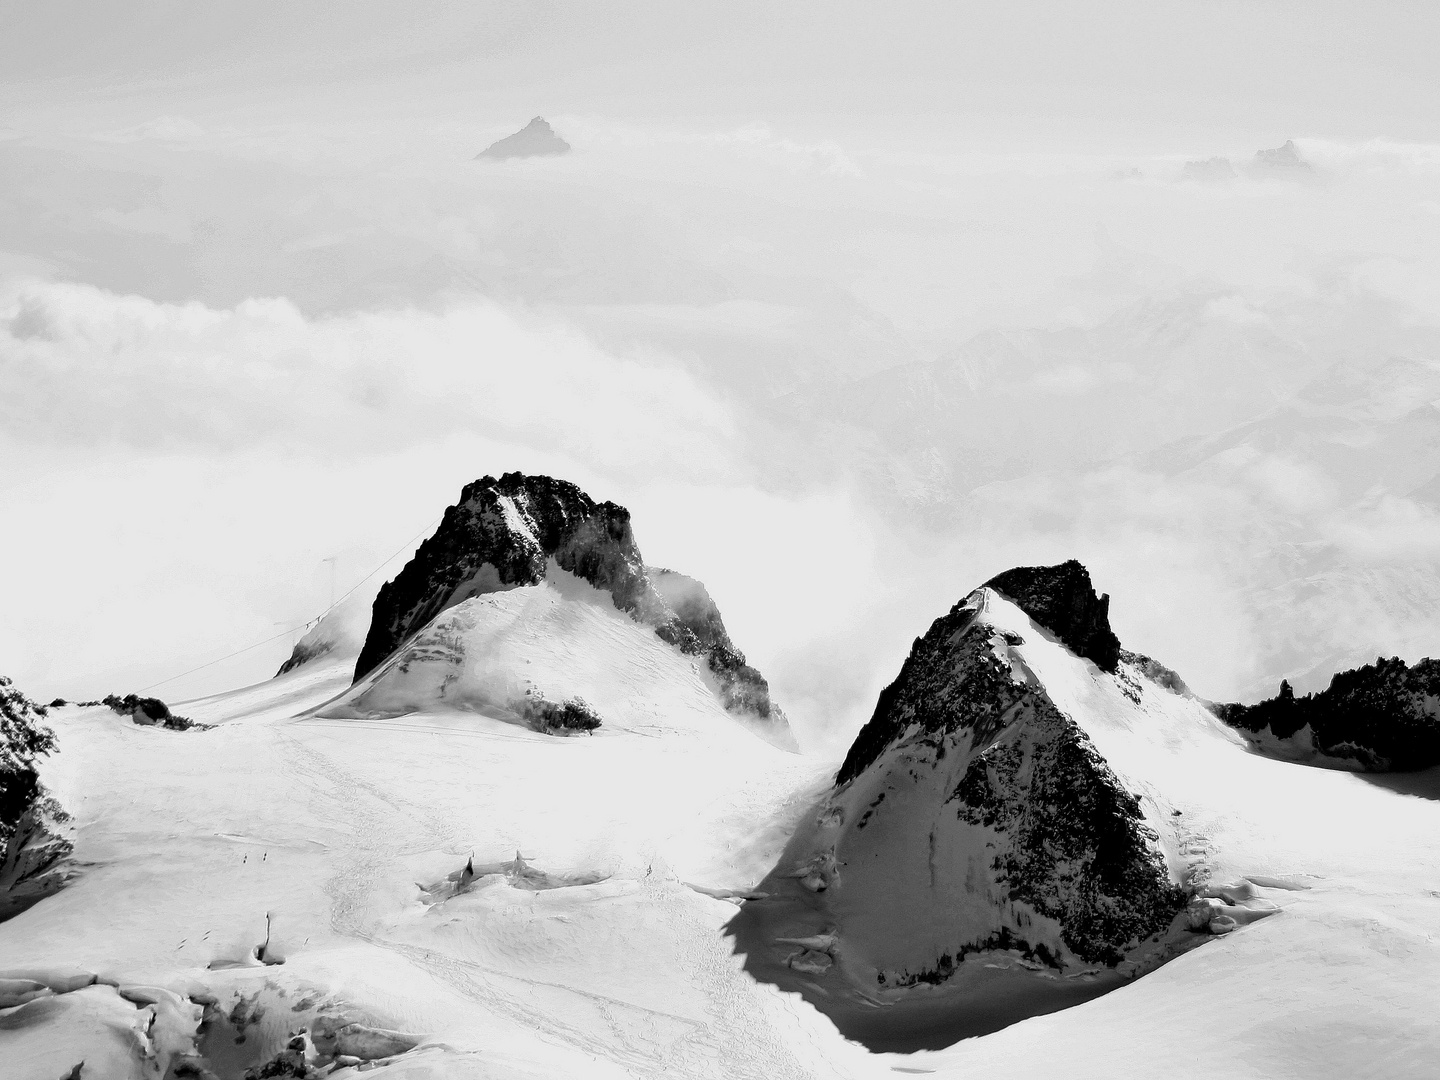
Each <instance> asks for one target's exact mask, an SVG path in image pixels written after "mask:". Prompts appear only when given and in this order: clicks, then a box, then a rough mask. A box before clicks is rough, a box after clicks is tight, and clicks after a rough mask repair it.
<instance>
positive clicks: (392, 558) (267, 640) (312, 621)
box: [140, 513, 445, 694]
mask: <svg viewBox="0 0 1440 1080" xmlns="http://www.w3.org/2000/svg"><path fill="white" fill-rule="evenodd" d="M444 516H445V515H444V514H443V513H442V514H441V515H440V517H437V518H435V519H434V520H433V521H431V522H430V524H428V525H426V526H425V527H424V528H423V529H421V530H420V531H419V532H417V533H416V534H415V535H414V536H412V537H411V538H410V539H409V540H406V541H405V543H403V544H401V545H400V546H399V547H398V548H396V549H395V550H394V552H392V553H391V555H390V556H389V557H388V558H387V559H386V560H385V561H384V562H382V563H381V564H380V565H379V566H377V567H375V569H374V570H371V571H370V573H368V574H366V575H365V576H364V577H363V578H361V579H360V580H359V581H357V582H356V583H355V584H354V585H351V586H350V588H348V589H346V590H345V593H344V595H342V596H341V597H340V599H339V600H336V601H335V602H334V603H333V604H331V605H330V606H329V607H327V608H326V609H325V610H324V611H322V612H321V613H320V614H319V615H316V616H315V617H314V618H313V619H310V620H309V621H307V622H303V623H301V624H300V625H299V626H292V627H290V629H288V630H281V631H280V632H279V633H278V634H271V635H270V636H269V637H267V638H265V639H264V640H263V641H257V642H255V643H254V644H253V645H246V646H245V647H244V648H243V649H236V650H235V651H234V652H232V653H226V654H225V655H224V656H221V657H219V658H217V659H215V660H207V661H206V662H205V663H203V664H201V665H200V666H199V667H193V668H191V669H190V670H189V671H182V672H181V673H180V674H179V675H171V676H170V677H169V678H168V679H161V680H160V681H159V682H153V683H151V684H150V685H149V686H142V687H141V688H140V693H142V694H143V693H145V691H146V690H153V689H155V687H157V686H164V685H165V684H166V683H171V682H174V681H175V680H176V679H183V678H184V677H185V676H186V675H193V674H195V672H197V671H204V670H205V669H206V668H208V667H214V666H215V665H216V664H220V663H223V662H224V661H226V660H229V659H231V658H232V657H236V656H239V655H240V654H241V653H247V652H249V651H250V650H251V649H258V648H259V647H260V646H261V645H268V644H270V642H272V641H275V640H277V639H279V638H282V637H285V636H286V635H288V634H293V633H295V631H296V630H306V629H308V628H310V627H312V626H314V625H315V624H316V623H318V622H319V621H320V620H321V619H323V618H324V617H325V616H326V615H329V614H330V612H332V611H334V610H335V609H336V608H337V607H339V606H340V605H341V604H343V603H344V602H345V599H346V597H348V596H349V595H350V594H351V593H353V592H354V591H355V590H356V589H358V588H360V586H361V585H364V584H365V582H367V581H369V580H370V579H371V578H373V577H374V576H375V575H376V574H378V573H379V572H380V571H381V570H384V569H385V567H387V566H389V565H390V564H391V563H392V562H394V561H395V558H396V556H398V555H399V554H400V553H401V552H403V551H404V550H405V549H406V548H408V547H410V546H411V545H412V544H414V543H415V541H416V540H419V539H420V537H422V536H424V535H425V534H426V533H427V532H429V531H430V530H431V529H433V528H434V527H435V526H436V525H438V524H439V523H440V518H443V517H444Z"/></svg>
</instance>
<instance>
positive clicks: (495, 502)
mask: <svg viewBox="0 0 1440 1080" xmlns="http://www.w3.org/2000/svg"><path fill="white" fill-rule="evenodd" d="M551 559H554V560H555V563H556V564H557V565H558V566H559V567H560V568H561V569H562V570H566V571H569V572H570V573H572V574H574V575H576V576H577V577H580V578H583V579H584V580H585V581H588V582H589V583H590V584H591V585H593V586H594V587H595V588H597V589H600V590H603V591H605V592H608V593H609V594H610V595H611V597H612V599H613V601H614V604H615V606H616V607H617V608H619V609H620V610H621V611H624V612H626V613H628V614H629V615H630V616H631V617H633V618H634V619H635V620H636V621H638V622H642V623H645V624H647V625H649V626H651V627H653V628H654V629H655V633H656V634H657V635H658V636H659V637H660V638H661V639H662V640H663V641H665V642H667V643H669V644H671V645H673V646H675V647H676V648H678V649H679V650H680V651H681V652H683V653H685V654H687V655H690V656H704V657H705V659H706V663H707V666H708V667H709V669H710V671H711V673H712V674H713V675H714V677H715V679H716V681H717V683H718V684H719V687H720V691H721V695H722V698H723V700H724V703H725V707H726V708H727V709H730V710H732V711H739V712H750V713H754V714H756V715H758V716H759V717H760V718H761V719H769V718H770V717H771V713H772V711H774V712H776V713H777V715H778V709H776V708H775V706H773V705H772V704H771V702H770V692H769V687H768V685H767V684H766V682H765V679H764V678H763V677H762V676H761V675H760V673H759V672H758V671H756V670H755V669H754V668H752V667H750V666H749V665H748V664H746V662H745V657H744V654H742V653H741V652H740V651H739V650H738V649H736V648H735V647H734V644H733V643H732V642H731V641H730V638H729V635H728V634H726V632H725V625H724V623H723V622H722V621H721V619H720V613H719V611H718V610H717V609H716V607H715V604H714V602H713V601H712V600H711V599H710V597H709V595H708V594H707V593H706V592H705V589H704V587H703V586H701V585H700V584H699V582H696V581H694V580H693V579H690V578H687V577H685V576H684V575H682V574H676V573H674V572H673V571H650V570H648V569H647V568H646V566H645V562H644V559H642V558H641V555H640V549H639V547H637V546H636V543H635V534H634V531H633V530H632V528H631V525H630V512H629V511H628V510H626V509H625V508H624V507H623V506H617V505H616V504H615V503H612V502H604V503H597V502H595V501H594V500H593V499H591V498H590V497H589V496H588V495H586V494H585V493H584V492H583V491H581V490H580V489H579V488H578V487H576V486H575V485H574V484H571V483H567V482H566V481H563V480H555V479H552V478H551V477H548V476H525V475H523V474H521V473H506V474H505V475H504V476H502V477H500V479H498V480H497V479H495V478H494V477H492V476H486V477H482V478H481V479H479V480H476V481H474V482H473V483H471V484H467V485H466V486H465V488H464V490H463V491H461V493H460V501H459V502H458V503H457V504H456V505H454V506H451V507H449V508H448V509H447V510H446V511H445V516H444V518H443V519H442V520H441V522H440V526H439V528H438V529H437V530H436V531H435V535H433V536H431V537H430V538H429V539H428V540H426V541H425V542H424V543H423V544H421V545H420V549H419V550H418V551H417V552H416V553H415V557H414V558H413V559H411V560H410V562H409V563H407V564H406V566H405V568H404V569H403V570H401V572H400V573H399V575H397V576H396V578H395V579H394V580H393V581H390V582H387V583H386V584H385V585H383V586H382V587H381V589H380V592H379V595H378V596H377V597H376V598H375V606H374V612H373V616H372V619H371V623H370V631H369V634H368V635H367V636H366V638H365V645H364V648H362V649H361V651H360V658H359V660H358V662H357V663H356V665H355V679H356V681H357V682H358V681H359V680H360V679H362V678H363V677H364V676H365V675H367V674H369V673H370V672H371V671H372V670H374V668H375V667H377V666H378V665H379V664H380V663H381V662H382V661H384V660H385V659H386V658H387V657H388V656H390V654H391V653H393V652H394V651H395V650H396V649H398V648H399V647H400V646H401V645H402V644H403V643H404V642H405V640H406V639H407V638H409V637H410V636H411V635H412V634H414V633H415V632H417V631H418V630H420V629H422V628H423V627H424V626H425V625H426V624H427V623H429V622H430V620H431V619H433V618H434V617H435V616H436V615H438V614H440V612H442V611H445V610H446V609H448V608H451V607H454V606H455V605H456V604H459V603H461V602H462V601H464V600H468V599H469V598H470V597H472V596H479V595H483V594H484V593H488V592H495V591H497V590H500V589H507V588H515V587H518V586H522V585H538V584H540V583H541V582H542V581H544V580H545V573H546V568H547V566H548V564H549V561H550V560H551ZM671 597H674V601H675V603H678V604H679V610H677V609H676V608H675V607H674V605H673V604H672V602H671V599H670V598H671ZM782 722H783V720H782Z"/></svg>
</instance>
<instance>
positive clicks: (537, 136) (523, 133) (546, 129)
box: [475, 116, 570, 161]
mask: <svg viewBox="0 0 1440 1080" xmlns="http://www.w3.org/2000/svg"><path fill="white" fill-rule="evenodd" d="M569 152H570V144H569V143H567V142H566V141H565V140H564V139H562V138H561V137H560V136H559V135H556V134H555V129H554V128H552V127H551V126H550V125H549V124H548V123H547V122H546V120H545V118H544V117H543V116H537V117H535V119H534V120H531V121H530V123H528V124H526V125H525V126H524V127H523V128H521V129H520V130H519V131H517V132H515V134H514V135H506V136H505V138H503V139H501V140H500V141H499V142H495V143H491V144H490V145H489V146H487V147H486V148H485V149H484V150H481V151H480V153H478V154H476V155H475V159H476V160H477V161H478V160H480V159H481V158H489V159H490V160H492V161H504V160H505V159H507V158H517V157H546V156H549V155H552V154H568V153H569Z"/></svg>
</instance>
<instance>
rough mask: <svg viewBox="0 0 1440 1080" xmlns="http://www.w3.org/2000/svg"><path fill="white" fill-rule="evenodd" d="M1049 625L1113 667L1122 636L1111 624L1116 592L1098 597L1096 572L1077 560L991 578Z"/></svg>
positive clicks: (991, 584) (1105, 667)
mask: <svg viewBox="0 0 1440 1080" xmlns="http://www.w3.org/2000/svg"><path fill="white" fill-rule="evenodd" d="M985 588H987V589H994V590H995V591H996V592H998V593H999V594H1000V595H1001V596H1003V597H1005V599H1007V600H1009V601H1011V602H1012V603H1013V604H1015V606H1016V607H1018V608H1019V609H1020V610H1021V611H1023V612H1025V614H1026V615H1029V616H1030V618H1032V619H1034V620H1035V621H1036V622H1037V623H1039V624H1040V625H1041V626H1043V627H1045V629H1047V630H1049V631H1050V632H1051V633H1053V634H1054V635H1055V636H1056V637H1058V638H1059V639H1060V641H1061V642H1062V643H1063V644H1064V645H1065V646H1066V648H1068V649H1069V650H1070V651H1071V652H1073V653H1074V654H1075V655H1077V656H1083V657H1085V658H1086V659H1087V660H1093V661H1095V663H1096V665H1097V666H1098V667H1099V668H1100V669H1101V670H1102V671H1110V672H1113V671H1114V670H1115V668H1116V665H1118V664H1119V662H1120V639H1119V638H1117V637H1116V636H1115V633H1114V631H1112V630H1111V629H1110V597H1109V595H1108V594H1105V595H1100V596H1096V595H1095V588H1094V586H1093V585H1092V584H1091V583H1090V571H1088V570H1086V569H1085V567H1084V566H1082V565H1081V564H1080V563H1079V562H1077V561H1076V560H1075V559H1071V560H1069V561H1068V562H1063V563H1061V564H1060V565H1058V566H1017V567H1015V568H1014V569H1013V570H1006V571H1005V572H1004V573H1003V574H996V575H995V576H994V577H993V578H991V579H990V580H989V581H987V582H986V583H985Z"/></svg>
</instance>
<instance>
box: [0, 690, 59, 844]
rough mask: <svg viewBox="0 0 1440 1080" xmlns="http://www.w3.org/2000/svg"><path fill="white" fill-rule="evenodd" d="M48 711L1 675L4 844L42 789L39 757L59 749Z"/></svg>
mask: <svg viewBox="0 0 1440 1080" xmlns="http://www.w3.org/2000/svg"><path fill="white" fill-rule="evenodd" d="M45 712H46V709H45V706H43V705H37V704H36V703H35V702H33V701H31V700H30V699H29V698H27V697H26V696H25V695H24V694H22V693H21V692H20V691H19V690H17V689H16V688H15V685H14V684H13V683H12V682H11V681H10V680H9V679H7V678H6V677H5V676H3V675H0V845H3V844H5V843H6V842H7V841H8V840H9V839H10V836H11V834H12V833H13V832H14V831H15V826H16V824H17V823H18V822H19V821H20V818H21V817H22V816H23V815H24V814H25V812H26V811H27V810H29V809H30V806H31V805H32V804H33V803H34V802H35V799H36V797H37V795H38V794H39V792H40V774H39V772H38V771H37V770H36V767H35V762H36V759H37V758H39V757H42V756H43V755H45V754H48V753H50V751H52V750H54V749H55V736H54V734H53V733H52V732H51V731H50V729H49V728H48V727H46V726H45V725H44V723H43V722H42V721H43V720H44V718H45Z"/></svg>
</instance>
